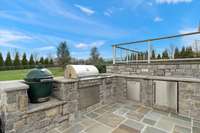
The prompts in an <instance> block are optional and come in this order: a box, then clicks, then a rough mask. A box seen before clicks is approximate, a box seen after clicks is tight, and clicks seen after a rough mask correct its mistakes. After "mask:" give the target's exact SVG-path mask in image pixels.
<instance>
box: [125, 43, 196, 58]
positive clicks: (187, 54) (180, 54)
mask: <svg viewBox="0 0 200 133" xmlns="http://www.w3.org/2000/svg"><path fill="white" fill-rule="evenodd" d="M126 58H127V57H126ZM126 58H125V59H126ZM128 58H129V59H130V60H136V59H138V60H147V59H148V52H147V51H146V52H139V53H137V54H130V55H129V56H128ZM170 58H172V59H181V58H200V52H199V51H197V50H193V49H192V47H191V46H187V47H185V46H183V47H182V48H180V49H179V48H178V47H175V48H173V49H171V50H168V49H165V50H164V51H163V52H162V53H158V54H156V52H155V50H154V49H153V50H152V51H151V59H170Z"/></svg>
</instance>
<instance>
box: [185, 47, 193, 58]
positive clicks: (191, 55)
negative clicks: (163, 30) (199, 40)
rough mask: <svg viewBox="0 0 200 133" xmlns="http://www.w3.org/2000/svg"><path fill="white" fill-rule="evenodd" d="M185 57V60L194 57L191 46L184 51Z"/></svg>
mask: <svg viewBox="0 0 200 133" xmlns="http://www.w3.org/2000/svg"><path fill="white" fill-rule="evenodd" d="M185 56H186V58H193V57H194V52H193V50H192V47H191V46H189V47H187V48H186V50H185Z"/></svg>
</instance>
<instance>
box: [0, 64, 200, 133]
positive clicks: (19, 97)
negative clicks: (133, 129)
mask: <svg viewBox="0 0 200 133" xmlns="http://www.w3.org/2000/svg"><path fill="white" fill-rule="evenodd" d="M152 67H155V69H152ZM66 68H67V69H66V71H65V77H54V78H53V80H51V75H50V72H48V71H44V69H43V68H37V69H39V70H37V72H38V73H40V72H45V74H47V77H46V78H47V79H48V80H47V79H45V77H42V80H40V81H42V83H43V82H44V83H46V82H47V83H49V82H52V88H53V89H52V92H51V93H49V95H50V96H48V95H44V96H43V97H42V99H40V100H39V101H37V100H36V101H37V102H36V103H35V101H33V102H31V101H30V86H34V85H30V84H29V85H28V84H27V82H25V81H7V82H1V83H0V92H1V93H0V94H1V97H0V105H1V106H0V107H1V117H0V118H1V130H2V132H5V133H42V132H47V131H49V130H53V131H54V132H59V131H60V132H61V131H62V130H63V129H65V128H66V129H67V128H69V127H70V125H72V127H73V125H74V124H75V125H76V123H77V122H81V120H82V119H86V118H85V116H86V117H89V118H94V119H95V120H96V121H99V122H103V123H104V125H107V124H108V127H109V128H107V127H106V128H105V130H106V131H105V132H107V130H108V131H109V132H112V131H115V130H119V129H117V127H118V126H119V125H120V124H121V122H123V121H124V120H126V119H127V118H130V119H133V120H137V121H141V120H145V119H144V118H143V117H145V114H146V113H147V112H148V113H149V111H152V110H157V111H160V112H162V113H161V114H165V113H166V114H168V115H167V116H175V118H177V121H178V120H179V118H180V120H179V122H180V123H178V124H177V125H179V126H178V127H181V126H183V127H184V128H185V130H187V131H192V129H193V132H194V133H197V132H195V131H199V130H197V129H199V126H197V125H198V124H199V120H200V101H199V98H200V91H199V86H200V80H199V79H198V78H197V77H196V72H199V68H200V66H199V65H198V64H181V65H154V66H152V65H148V64H146V65H145V64H142V65H135V64H134V65H131V64H130V65H111V66H107V72H108V73H105V74H99V73H98V70H97V69H96V67H94V66H90V65H83V66H82V65H70V66H67V67H66ZM40 69H43V70H40ZM166 70H167V71H169V72H168V73H170V71H172V70H173V71H174V72H171V74H170V76H168V75H162V76H161V74H158V73H163V72H161V71H166ZM34 71H36V70H34ZM187 71H193V72H194V76H193V77H184V76H180V75H186V72H187ZM138 72H139V73H138ZM143 72H144V73H143ZM176 72H178V74H176ZM30 73H31V72H30ZM140 73H141V74H140ZM164 73H167V72H164ZM172 73H173V74H172ZM37 75H40V76H42V73H40V74H37ZM188 75H189V74H188ZM29 76H30V75H29ZM43 76H44V73H43ZM39 78H41V77H39ZM29 82H30V80H29ZM35 82H36V81H34V82H33V83H35ZM47 86H48V85H47ZM37 87H38V86H37ZM41 89H44V85H43V88H40V90H41ZM47 93H48V92H47ZM38 97H41V95H40V96H38ZM47 97H48V98H47ZM135 106H136V107H138V108H139V107H140V108H139V110H140V111H142V112H139V113H138V112H137V111H138V110H137V108H135ZM122 107H124V108H122ZM141 109H142V110H141ZM93 111H95V112H93ZM107 111H108V112H107ZM111 111H113V112H114V114H112V115H114V116H113V118H115V117H116V118H115V120H112V121H110V122H106V121H105V120H104V119H108V118H109V117H108V116H107V117H105V118H104V116H102V118H101V116H99V114H104V113H105V114H106V115H108V114H107V113H110V112H111ZM135 111H136V112H135ZM106 112H107V113H106ZM115 113H116V114H115ZM110 114H111V113H110ZM169 114H170V115H169ZM118 115H119V116H118ZM120 115H121V116H120ZM98 116H99V117H98ZM122 116H123V117H122ZM161 116H162V115H161ZM118 117H119V118H118ZM124 117H125V118H126V119H125V118H124ZM155 117H156V116H155ZM165 117H166V115H165ZM98 118H99V119H98ZM173 120H174V119H173ZM175 123H176V122H175ZM90 124H91V123H90ZM173 124H174V123H173ZM181 124H182V125H181ZM177 125H176V124H174V125H173V126H175V128H176V126H177ZM156 126H158V127H159V122H158V124H157V125H156ZM162 126H163V125H161V127H162ZM56 127H60V128H58V129H57V130H58V131H57V130H56V129H54V128H56ZM141 127H146V128H145V129H146V130H148V131H149V132H151V129H149V127H148V126H147V125H143V126H141ZM161 127H160V128H161ZM118 128H122V127H121V126H119V127H118ZM160 128H159V129H160ZM175 128H174V130H176V129H175ZM69 129H70V128H69ZM161 129H162V128H161ZM163 129H165V130H161V131H163V132H164V131H166V132H167V131H168V132H170V131H171V130H172V129H171V128H165V127H163ZM55 130H56V131H55ZM71 130H72V131H71V132H80V131H82V130H83V129H82V127H81V128H80V127H76V128H74V129H71ZM79 130H80V131H79ZM137 130H138V131H143V130H144V128H140V129H137ZM53 131H52V132H53ZM69 132H70V131H69ZM86 132H87V130H86ZM88 132H89V131H88ZM144 132H145V133H146V132H147V131H144Z"/></svg>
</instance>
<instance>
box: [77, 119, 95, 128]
mask: <svg viewBox="0 0 200 133" xmlns="http://www.w3.org/2000/svg"><path fill="white" fill-rule="evenodd" d="M96 123H97V122H96V121H95V120H92V119H88V118H84V119H83V120H82V121H81V122H80V124H81V125H82V126H83V127H84V129H86V128H88V127H90V126H92V125H94V124H96Z"/></svg>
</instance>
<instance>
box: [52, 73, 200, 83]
mask: <svg viewBox="0 0 200 133" xmlns="http://www.w3.org/2000/svg"><path fill="white" fill-rule="evenodd" d="M108 77H126V78H135V79H149V80H164V81H174V82H177V81H180V82H197V83H200V79H198V78H186V77H170V76H148V75H124V74H113V73H106V74H102V75H99V76H97V77H89V78H83V79H66V78H64V77H56V78H54V80H55V82H62V83H70V82H77V81H83V80H91V79H102V78H108Z"/></svg>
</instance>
